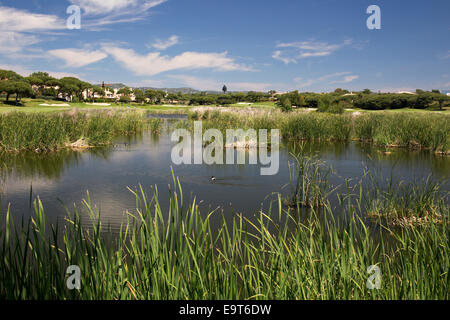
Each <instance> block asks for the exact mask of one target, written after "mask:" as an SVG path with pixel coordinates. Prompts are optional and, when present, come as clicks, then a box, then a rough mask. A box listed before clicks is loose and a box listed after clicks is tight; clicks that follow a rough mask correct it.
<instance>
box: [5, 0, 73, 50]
mask: <svg viewBox="0 0 450 320" xmlns="http://www.w3.org/2000/svg"><path fill="white" fill-rule="evenodd" d="M63 28H65V22H64V21H63V20H62V19H60V18H59V17H57V16H55V15H46V14H37V13H31V12H28V11H25V10H19V9H15V8H9V7H4V6H0V53H3V54H9V55H10V54H13V53H14V54H16V53H19V52H22V51H23V50H25V49H26V48H28V47H30V46H32V45H34V44H36V43H38V42H40V41H41V39H40V37H39V34H41V33H45V32H49V31H55V30H61V29H63ZM9 57H10V58H13V57H14V56H9Z"/></svg>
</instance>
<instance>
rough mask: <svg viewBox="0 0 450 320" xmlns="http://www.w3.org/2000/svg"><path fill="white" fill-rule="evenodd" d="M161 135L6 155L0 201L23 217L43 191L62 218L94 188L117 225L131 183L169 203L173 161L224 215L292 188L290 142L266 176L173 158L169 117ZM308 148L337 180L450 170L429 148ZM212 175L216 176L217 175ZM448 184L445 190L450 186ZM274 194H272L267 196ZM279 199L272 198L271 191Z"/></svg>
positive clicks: (1, 157)
mask: <svg viewBox="0 0 450 320" xmlns="http://www.w3.org/2000/svg"><path fill="white" fill-rule="evenodd" d="M172 121H174V120H173V119H171V120H167V119H166V120H165V128H164V130H163V131H162V133H161V134H160V135H158V136H155V135H152V134H150V133H143V134H141V135H138V136H135V137H123V138H120V137H119V138H117V139H116V141H115V143H114V144H113V145H112V146H110V147H107V148H94V149H90V150H87V151H83V152H79V151H69V150H64V151H61V152H57V153H48V154H36V153H31V152H30V153H20V154H0V206H1V212H2V213H4V212H5V211H6V208H7V207H8V205H9V206H10V208H11V213H12V215H13V216H14V217H15V218H16V220H17V219H19V218H20V219H21V218H22V217H25V218H26V217H28V216H29V215H30V214H31V213H32V210H31V208H30V198H31V199H34V198H36V197H38V196H39V198H40V199H41V200H42V202H43V205H44V208H45V212H46V215H47V219H48V220H49V222H55V221H57V220H60V219H62V218H63V217H64V216H65V215H66V208H68V209H69V210H72V208H73V206H74V205H76V206H78V207H81V201H82V200H83V199H86V195H87V192H89V195H90V198H91V201H92V203H93V204H95V205H96V207H97V208H98V210H99V211H100V214H101V219H102V221H103V222H106V223H108V224H110V225H111V226H112V227H116V228H117V227H118V226H119V224H120V223H121V221H123V217H124V212H125V211H126V210H131V211H132V210H133V209H134V208H135V204H136V202H135V198H134V195H133V194H132V193H131V192H130V191H129V190H128V189H127V187H129V188H131V189H136V188H137V187H138V186H139V185H142V187H143V188H144V190H145V191H146V192H147V194H148V195H151V194H152V192H151V187H152V186H155V185H157V186H158V190H159V194H160V197H161V199H160V201H161V203H162V206H163V207H166V206H167V205H168V192H166V191H167V189H168V184H169V183H171V181H172V173H171V168H173V171H174V174H175V175H176V176H178V177H179V178H180V180H181V183H182V187H183V192H184V196H185V199H189V198H190V197H191V198H193V197H194V196H195V197H196V199H197V203H200V207H201V209H202V212H206V211H208V210H210V209H216V208H218V211H222V212H223V213H224V214H225V216H227V215H233V214H235V213H241V214H243V215H245V216H249V217H250V216H253V215H254V214H255V213H256V212H258V211H259V210H260V209H261V208H262V207H265V206H267V205H268V201H269V200H268V199H270V198H271V197H270V195H271V194H273V193H276V192H280V193H282V194H284V195H287V194H288V193H289V192H290V191H291V189H290V188H289V186H288V185H287V184H289V182H290V175H289V166H288V163H289V162H290V161H292V158H291V156H290V151H291V147H289V146H287V145H283V146H282V147H281V149H280V169H279V172H278V174H276V175H273V176H261V175H260V165H249V164H247V165H225V164H224V165H206V164H202V165H179V166H176V165H172V161H171V150H172V147H173V146H174V145H175V143H174V142H171V140H170V134H171V128H172V126H171V125H170V123H171V122H172ZM305 150H306V151H307V153H308V154H310V155H316V156H317V157H318V158H319V159H321V160H322V161H324V162H325V163H326V164H327V165H328V166H330V167H332V168H333V171H334V173H333V174H332V175H331V176H330V177H329V178H330V183H331V184H332V185H335V186H337V185H342V184H343V183H344V182H345V179H350V181H352V182H355V183H356V182H357V181H358V180H359V179H361V177H362V176H363V174H364V171H365V169H366V168H368V169H370V170H371V171H373V172H376V173H377V174H378V175H382V176H383V177H385V178H388V177H390V176H391V174H392V175H393V176H394V177H395V178H396V179H401V180H406V181H412V180H420V179H422V178H426V177H427V176H429V175H432V176H433V177H434V178H436V179H439V180H442V179H448V178H449V174H450V158H449V157H445V156H444V157H442V156H437V155H434V154H431V153H429V152H426V151H408V150H404V149H395V150H392V152H391V153H390V154H386V153H384V152H383V151H384V150H383V149H379V148H376V147H372V146H369V145H367V144H360V143H357V142H351V143H348V144H343V143H308V144H306V145H305ZM211 176H215V177H216V180H215V181H211ZM447 187H448V184H447V185H446V189H447V190H448V188H447ZM268 196H269V197H268ZM272 198H273V197H272Z"/></svg>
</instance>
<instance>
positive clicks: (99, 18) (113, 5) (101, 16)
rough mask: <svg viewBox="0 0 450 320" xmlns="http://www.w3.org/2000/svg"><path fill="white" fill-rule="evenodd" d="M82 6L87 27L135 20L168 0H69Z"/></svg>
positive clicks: (84, 24) (143, 16)
mask: <svg viewBox="0 0 450 320" xmlns="http://www.w3.org/2000/svg"><path fill="white" fill-rule="evenodd" d="M69 1H70V2H71V3H73V4H75V5H78V6H80V8H81V9H82V10H83V12H84V14H85V15H87V16H88V18H87V19H84V22H83V26H84V27H85V28H95V27H99V26H105V25H109V24H115V23H124V22H133V21H137V20H141V19H143V18H145V17H146V16H147V15H148V14H149V9H151V8H154V7H156V6H158V5H160V4H162V3H164V2H166V1H167V0H69Z"/></svg>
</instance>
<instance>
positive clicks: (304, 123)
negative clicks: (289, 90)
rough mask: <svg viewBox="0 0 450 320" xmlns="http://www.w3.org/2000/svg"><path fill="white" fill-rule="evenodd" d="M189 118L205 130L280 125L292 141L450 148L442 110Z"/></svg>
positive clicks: (231, 114) (198, 114)
mask: <svg viewBox="0 0 450 320" xmlns="http://www.w3.org/2000/svg"><path fill="white" fill-rule="evenodd" d="M189 118H190V119H191V120H204V121H203V128H204V129H205V130H206V129H208V128H216V129H220V130H222V131H224V132H225V130H226V129H230V128H242V129H248V128H253V129H256V130H258V129H268V130H270V129H280V130H281V134H282V135H283V137H284V138H286V139H288V140H293V141H300V140H321V141H349V140H361V141H364V142H371V143H374V144H377V145H380V146H388V147H406V148H425V149H430V150H432V151H434V152H439V153H449V152H450V116H448V115H444V114H429V115H422V114H406V113H395V114H391V113H377V114H373V113H360V114H349V113H346V114H327V113H317V112H293V113H288V114H286V113H281V112H258V113H248V112H219V111H212V112H210V111H206V112H204V113H202V112H200V111H196V112H191V113H190V114H189Z"/></svg>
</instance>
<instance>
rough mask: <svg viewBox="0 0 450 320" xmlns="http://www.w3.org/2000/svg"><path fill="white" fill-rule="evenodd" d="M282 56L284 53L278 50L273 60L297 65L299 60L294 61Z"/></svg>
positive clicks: (273, 55)
mask: <svg viewBox="0 0 450 320" xmlns="http://www.w3.org/2000/svg"><path fill="white" fill-rule="evenodd" d="M282 54H283V53H282V52H281V51H280V50H276V51H274V53H273V54H272V58H274V59H275V60H280V61H282V62H284V63H285V64H289V63H297V60H295V59H292V58H287V57H282Z"/></svg>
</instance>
